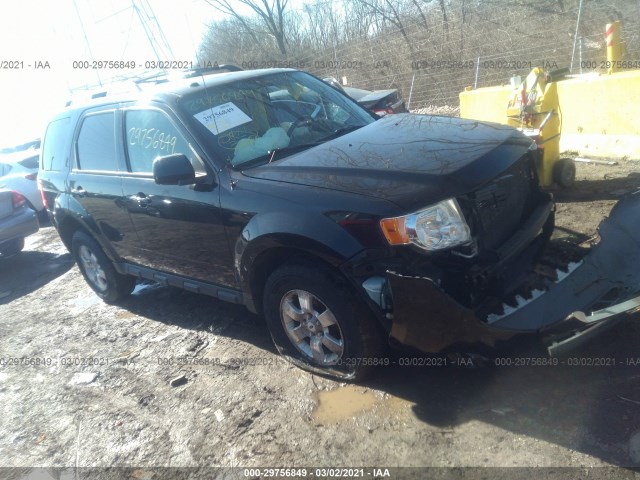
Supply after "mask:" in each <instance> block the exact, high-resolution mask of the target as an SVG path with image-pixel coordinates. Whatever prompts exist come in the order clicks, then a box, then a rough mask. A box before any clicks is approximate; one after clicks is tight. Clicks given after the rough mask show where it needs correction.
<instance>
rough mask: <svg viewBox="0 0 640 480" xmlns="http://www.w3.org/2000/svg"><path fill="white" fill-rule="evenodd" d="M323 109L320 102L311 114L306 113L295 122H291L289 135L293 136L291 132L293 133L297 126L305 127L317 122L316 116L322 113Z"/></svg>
mask: <svg viewBox="0 0 640 480" xmlns="http://www.w3.org/2000/svg"><path fill="white" fill-rule="evenodd" d="M321 109H322V106H321V105H320V104H318V105H316V108H315V109H314V110H313V112H312V113H311V115H305V116H304V117H300V118H299V119H297V120H296V121H295V122H293V123H292V124H291V126H290V127H289V129H288V130H287V135H288V136H291V134H292V133H293V131H294V130H295V129H296V128H300V127H303V126H305V125H311V124H312V123H313V122H315V120H316V117H317V116H318V114H319V113H320V110H321Z"/></svg>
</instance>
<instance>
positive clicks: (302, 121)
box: [287, 115, 313, 137]
mask: <svg viewBox="0 0 640 480" xmlns="http://www.w3.org/2000/svg"><path fill="white" fill-rule="evenodd" d="M312 123H313V118H311V117H310V116H308V115H307V116H304V117H302V118H299V119H297V120H296V121H295V122H293V123H292V124H291V126H290V127H289V129H288V130H287V135H288V136H289V137H290V136H291V134H292V133H293V131H294V130H295V129H296V128H300V127H304V126H305V125H311V124H312Z"/></svg>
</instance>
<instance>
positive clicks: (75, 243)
mask: <svg viewBox="0 0 640 480" xmlns="http://www.w3.org/2000/svg"><path fill="white" fill-rule="evenodd" d="M71 251H72V252H73V257H74V258H75V261H76V263H77V264H78V268H79V269H80V272H81V273H82V276H83V277H84V279H85V280H86V282H87V283H88V284H89V286H90V287H91V288H92V290H93V291H94V292H96V295H98V296H99V297H100V298H101V299H102V300H104V301H105V302H107V303H115V302H117V301H119V300H122V299H123V298H125V297H127V296H128V295H129V294H130V293H131V292H132V291H133V288H134V287H135V285H136V279H135V277H132V276H130V275H122V274H120V273H118V272H116V269H115V268H114V267H113V263H111V260H109V258H108V257H107V256H106V255H105V253H104V252H103V251H102V248H101V247H100V245H98V242H96V241H95V240H94V239H93V238H91V237H90V236H89V235H87V234H86V233H84V232H76V233H74V234H73V238H72V240H71Z"/></svg>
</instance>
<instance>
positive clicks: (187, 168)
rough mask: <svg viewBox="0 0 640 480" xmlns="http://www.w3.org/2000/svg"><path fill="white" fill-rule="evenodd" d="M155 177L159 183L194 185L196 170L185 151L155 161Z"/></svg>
mask: <svg viewBox="0 0 640 480" xmlns="http://www.w3.org/2000/svg"><path fill="white" fill-rule="evenodd" d="M153 178H154V180H155V181H156V183H157V184H158V185H193V184H195V183H196V171H195V170H194V168H193V165H191V162H190V161H189V159H188V158H187V157H186V156H185V155H184V154H183V153H175V154H173V155H167V156H164V157H158V158H156V159H155V160H154V161H153Z"/></svg>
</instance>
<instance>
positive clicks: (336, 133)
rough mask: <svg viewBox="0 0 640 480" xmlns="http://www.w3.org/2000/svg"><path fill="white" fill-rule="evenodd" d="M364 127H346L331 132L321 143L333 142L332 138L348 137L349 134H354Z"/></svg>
mask: <svg viewBox="0 0 640 480" xmlns="http://www.w3.org/2000/svg"><path fill="white" fill-rule="evenodd" d="M362 127H364V125H347V126H344V127H340V128H337V129H335V130H334V131H333V132H331V133H330V134H329V135H327V136H325V137H322V138H321V139H320V141H321V142H325V141H327V140H331V139H332V138H338V137H341V136H342V135H346V134H347V133H350V132H353V131H355V130H358V129H360V128H362Z"/></svg>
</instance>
